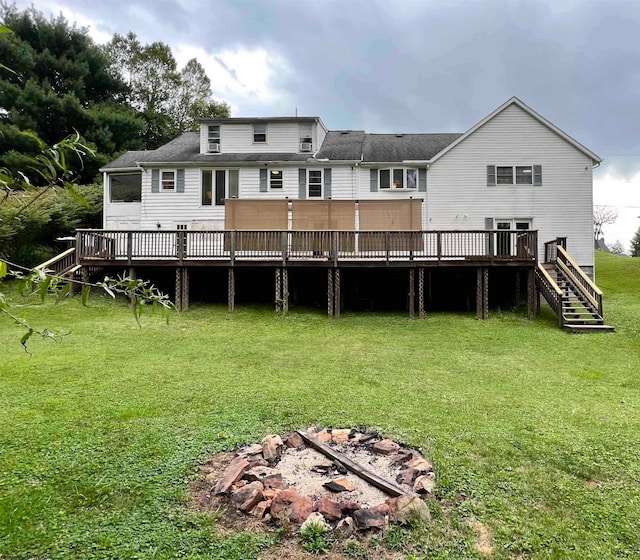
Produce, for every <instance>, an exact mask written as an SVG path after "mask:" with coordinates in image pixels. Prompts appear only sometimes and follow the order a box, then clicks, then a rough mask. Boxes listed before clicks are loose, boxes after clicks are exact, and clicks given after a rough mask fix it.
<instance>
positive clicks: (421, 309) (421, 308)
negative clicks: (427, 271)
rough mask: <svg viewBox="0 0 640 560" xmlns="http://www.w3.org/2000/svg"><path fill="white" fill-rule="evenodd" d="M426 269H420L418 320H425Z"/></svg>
mask: <svg viewBox="0 0 640 560" xmlns="http://www.w3.org/2000/svg"><path fill="white" fill-rule="evenodd" d="M424 315H425V313H424V268H423V267H420V268H418V318H419V319H424Z"/></svg>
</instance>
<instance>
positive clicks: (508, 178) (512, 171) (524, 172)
mask: <svg viewBox="0 0 640 560" xmlns="http://www.w3.org/2000/svg"><path fill="white" fill-rule="evenodd" d="M487 185H489V186H494V185H535V186H541V185H542V166H541V165H498V166H495V165H487Z"/></svg>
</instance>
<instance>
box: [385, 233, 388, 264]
mask: <svg viewBox="0 0 640 560" xmlns="http://www.w3.org/2000/svg"><path fill="white" fill-rule="evenodd" d="M384 252H385V255H386V258H387V263H388V262H389V232H388V231H385V232H384Z"/></svg>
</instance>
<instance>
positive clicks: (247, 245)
mask: <svg viewBox="0 0 640 560" xmlns="http://www.w3.org/2000/svg"><path fill="white" fill-rule="evenodd" d="M76 236H77V237H76V250H77V259H78V260H77V262H78V264H82V265H84V266H105V267H110V266H123V265H126V266H143V267H144V266H173V267H194V266H209V267H211V266H225V267H236V266H270V267H289V266H306V267H313V266H319V267H329V268H331V267H335V268H337V267H381V266H383V267H386V266H397V267H405V268H407V267H408V268H412V267H430V266H525V267H529V266H530V267H534V266H535V265H536V263H537V245H538V238H537V232H536V231H511V230H507V231H504V230H477V231H264V230H263V231H191V230H178V231H153V230H145V231H114V230H78V231H77V233H76Z"/></svg>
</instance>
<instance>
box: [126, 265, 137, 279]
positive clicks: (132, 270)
mask: <svg viewBox="0 0 640 560" xmlns="http://www.w3.org/2000/svg"><path fill="white" fill-rule="evenodd" d="M127 276H129V278H131V280H135V279H136V269H135V267H134V266H130V267H129V271H128V274H127Z"/></svg>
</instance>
